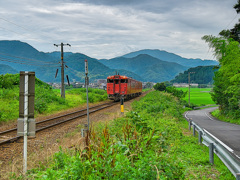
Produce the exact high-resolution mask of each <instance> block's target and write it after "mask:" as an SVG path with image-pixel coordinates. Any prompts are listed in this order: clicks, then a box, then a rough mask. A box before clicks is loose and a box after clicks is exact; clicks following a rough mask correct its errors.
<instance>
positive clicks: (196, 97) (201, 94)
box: [178, 87, 215, 106]
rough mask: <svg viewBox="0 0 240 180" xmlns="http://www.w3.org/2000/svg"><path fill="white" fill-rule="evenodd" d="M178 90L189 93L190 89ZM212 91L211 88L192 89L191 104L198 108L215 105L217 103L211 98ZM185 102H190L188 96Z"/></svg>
mask: <svg viewBox="0 0 240 180" xmlns="http://www.w3.org/2000/svg"><path fill="white" fill-rule="evenodd" d="M178 89H181V90H183V91H188V87H186V88H178ZM210 91H211V88H191V89H190V102H191V103H193V104H196V105H198V106H203V105H212V104H215V102H214V101H213V100H212V98H211V95H210ZM184 100H185V101H187V102H188V94H187V95H186V97H185V98H184Z"/></svg>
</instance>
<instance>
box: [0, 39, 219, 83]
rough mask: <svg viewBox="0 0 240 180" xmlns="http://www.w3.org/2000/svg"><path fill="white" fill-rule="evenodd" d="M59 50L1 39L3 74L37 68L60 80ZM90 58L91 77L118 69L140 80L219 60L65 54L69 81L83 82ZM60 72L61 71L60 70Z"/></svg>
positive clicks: (146, 53)
mask: <svg viewBox="0 0 240 180" xmlns="http://www.w3.org/2000/svg"><path fill="white" fill-rule="evenodd" d="M60 56H61V55H60V52H51V53H44V52H39V51H38V50H36V49H35V48H33V47H32V46H31V45H29V44H27V43H24V42H21V41H0V61H1V62H0V74H5V73H19V71H35V72H36V76H37V77H38V78H39V79H41V80H43V81H45V82H60V74H58V77H57V78H56V79H55V78H54V76H55V73H56V69H59V70H60V64H59V62H60ZM85 59H87V60H88V63H89V64H88V66H89V78H90V81H91V82H93V81H94V80H96V79H106V78H107V76H109V75H113V74H115V73H116V72H118V73H119V74H122V75H126V76H129V77H132V78H134V79H137V80H140V81H151V82H163V81H169V80H172V79H174V77H175V76H176V75H178V74H179V73H181V72H184V71H185V70H187V69H188V68H189V67H196V66H206V65H217V64H218V62H217V61H211V60H204V61H203V60H200V59H186V58H182V57H181V56H178V55H176V54H173V53H168V52H166V51H160V50H141V51H137V52H132V53H129V54H126V55H124V56H122V57H117V58H113V59H109V60H97V59H94V58H91V57H89V56H86V55H84V54H81V53H71V52H65V53H64V62H65V63H66V65H67V67H68V68H67V67H66V68H65V74H67V75H68V76H69V78H70V81H81V82H83V81H84V78H85V73H84V60H85ZM59 72H60V71H59Z"/></svg>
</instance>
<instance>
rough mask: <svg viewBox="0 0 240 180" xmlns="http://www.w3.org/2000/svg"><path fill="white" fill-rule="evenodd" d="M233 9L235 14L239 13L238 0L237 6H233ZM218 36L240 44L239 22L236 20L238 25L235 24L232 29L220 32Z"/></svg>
mask: <svg viewBox="0 0 240 180" xmlns="http://www.w3.org/2000/svg"><path fill="white" fill-rule="evenodd" d="M233 8H234V9H235V10H236V12H237V13H238V14H239V13H240V0H238V2H237V4H235V5H234V6H233ZM219 35H221V36H223V37H225V38H232V39H234V40H235V41H238V42H240V37H239V35H240V20H238V23H237V24H235V26H234V27H233V28H232V29H230V30H229V29H227V30H222V31H221V32H220V33H219Z"/></svg>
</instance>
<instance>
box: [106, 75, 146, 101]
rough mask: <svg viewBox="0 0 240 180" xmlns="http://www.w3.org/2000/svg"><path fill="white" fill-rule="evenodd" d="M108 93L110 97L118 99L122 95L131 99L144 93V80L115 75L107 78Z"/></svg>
mask: <svg viewBox="0 0 240 180" xmlns="http://www.w3.org/2000/svg"><path fill="white" fill-rule="evenodd" d="M107 94H108V98H109V99H113V100H115V101H118V100H119V99H120V97H121V96H123V97H124V99H130V98H133V97H136V96H139V95H141V94H142V82H139V81H137V80H135V79H132V78H129V77H126V76H120V75H114V76H109V77H108V78H107Z"/></svg>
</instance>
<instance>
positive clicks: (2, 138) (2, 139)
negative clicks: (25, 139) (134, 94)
mask: <svg viewBox="0 0 240 180" xmlns="http://www.w3.org/2000/svg"><path fill="white" fill-rule="evenodd" d="M115 104H116V102H110V103H105V104H100V105H96V106H92V107H89V113H90V114H91V113H94V112H96V111H99V110H102V109H105V108H108V107H110V106H113V105H115ZM86 115H87V109H81V110H78V111H75V112H71V113H68V114H65V115H61V116H57V117H54V118H49V119H46V120H43V121H39V122H36V133H37V132H40V131H42V130H45V129H49V128H51V127H54V126H57V125H60V124H63V123H66V122H69V121H72V120H74V119H77V118H80V117H83V116H86ZM16 135H17V128H13V129H9V130H6V131H2V132H0V146H1V145H3V144H6V143H12V142H15V141H17V140H18V139H20V138H22V136H16Z"/></svg>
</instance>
